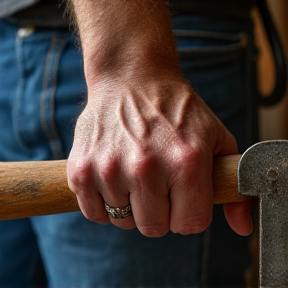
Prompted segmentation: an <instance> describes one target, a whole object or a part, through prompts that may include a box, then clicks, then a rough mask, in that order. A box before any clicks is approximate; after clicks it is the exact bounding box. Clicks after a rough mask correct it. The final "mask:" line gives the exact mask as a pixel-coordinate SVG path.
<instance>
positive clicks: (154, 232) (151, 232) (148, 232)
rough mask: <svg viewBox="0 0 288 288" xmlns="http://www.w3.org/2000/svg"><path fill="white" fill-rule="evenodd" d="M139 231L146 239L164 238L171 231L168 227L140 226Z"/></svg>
mask: <svg viewBox="0 0 288 288" xmlns="http://www.w3.org/2000/svg"><path fill="white" fill-rule="evenodd" d="M138 229H139V231H140V232H141V233H142V234H143V235H144V236H146V237H162V236H164V235H166V234H167V233H168V231H169V228H168V227H167V228H166V227H163V226H144V227H143V226H141V227H139V226H138Z"/></svg>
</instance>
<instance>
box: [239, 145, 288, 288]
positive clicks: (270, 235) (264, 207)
mask: <svg viewBox="0 0 288 288" xmlns="http://www.w3.org/2000/svg"><path fill="white" fill-rule="evenodd" d="M238 190H239V193H240V194H241V195H243V196H257V197H259V200H260V203H259V213H260V215H259V221H260V223H259V233H260V235H259V238H260V251H259V254H260V259H259V268H260V271H259V284H260V287H265V288H268V287H269V288H272V287H277V288H280V287H288V141H286V140H277V141H264V142H260V143H258V144H256V145H254V146H252V147H251V148H249V149H248V150H247V151H246V152H245V153H244V154H243V155H242V157H241V159H240V161H239V165H238Z"/></svg>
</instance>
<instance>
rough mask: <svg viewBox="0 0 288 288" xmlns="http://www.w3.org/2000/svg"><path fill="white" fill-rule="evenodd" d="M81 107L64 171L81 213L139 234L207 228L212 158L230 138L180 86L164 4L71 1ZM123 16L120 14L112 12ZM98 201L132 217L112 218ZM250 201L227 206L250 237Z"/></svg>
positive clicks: (228, 150) (231, 146)
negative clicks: (84, 97) (82, 83)
mask: <svg viewBox="0 0 288 288" xmlns="http://www.w3.org/2000/svg"><path fill="white" fill-rule="evenodd" d="M73 3H74V10H75V11H76V18H77V22H78V26H79V32H80V37H81V44H82V51H83V55H84V71H85V77H86V82H87V87H88V102H87V106H86V107H85V109H84V111H83V113H82V114H81V115H80V117H79V119H78V121H77V125H76V129H75V139H74V144H73V148H72V150H71V154H70V156H69V159H68V166H67V173H68V184H69V187H70V189H71V190H72V191H73V192H74V193H75V194H76V196H77V199H78V203H79V206H80V208H81V210H82V212H83V214H84V215H85V216H86V217H87V218H88V219H90V220H92V221H96V222H99V223H109V222H110V221H111V222H112V223H113V224H114V225H116V226H119V227H121V228H124V229H132V228H135V227H137V228H138V229H139V230H140V231H141V232H142V233H143V234H144V235H146V236H162V235H164V234H166V233H167V232H168V230H169V229H170V230H172V231H173V232H175V233H180V234H190V233H199V232H201V231H203V230H204V229H205V228H207V226H208V225H209V224H210V222H211V219H212V209H213V187H212V167H213V157H214V156H217V155H227V154H236V153H237V152H238V150H237V145H236V142H235V139H234V137H233V136H232V135H231V134H230V133H229V132H228V131H227V130H226V128H225V127H224V126H223V125H222V123H221V122H220V121H219V119H217V118H216V116H215V115H214V114H213V113H212V112H211V111H210V109H209V108H208V107H207V105H206V104H205V103H204V102H203V101H202V100H201V98H200V97H199V96H198V95H196V93H195V92H194V91H193V90H192V88H191V87H190V85H189V84H188V83H187V81H186V80H185V79H183V77H182V75H181V71H180V67H179V63H178V58H177V52H176V48H175V43H174V37H173V34H172V30H171V26H170V25H169V19H170V16H169V11H168V9H167V2H166V1H164V0H157V1H155V0H153V1H152V0H147V1H142V0H134V1H100V0H94V1H84V2H82V1H81V0H74V1H73ZM119 11H121V13H119ZM104 202H105V203H107V204H108V205H109V206H111V207H119V208H124V207H126V206H127V205H128V204H129V203H131V207H132V212H133V216H129V217H126V218H124V219H114V218H111V217H110V218H109V217H108V215H107V212H106V210H105V208H104ZM249 207H250V205H249V203H240V204H239V203H237V204H230V205H225V208H224V209H225V215H226V218H227V220H228V223H229V224H230V226H231V227H232V229H234V230H235V231H236V232H237V233H239V234H241V235H247V234H249V233H250V231H251V229H252V226H251V222H250V216H249V212H250V208H249Z"/></svg>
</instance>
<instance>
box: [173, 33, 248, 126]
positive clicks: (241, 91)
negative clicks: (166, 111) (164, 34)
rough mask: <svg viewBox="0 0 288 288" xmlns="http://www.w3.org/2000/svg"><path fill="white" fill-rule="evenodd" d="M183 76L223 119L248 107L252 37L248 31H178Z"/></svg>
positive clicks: (176, 35)
mask: <svg viewBox="0 0 288 288" xmlns="http://www.w3.org/2000/svg"><path fill="white" fill-rule="evenodd" d="M174 33H175V37H176V41H177V44H178V53H179V60H180V65H181V68H182V72H183V75H184V76H185V77H186V78H187V79H188V80H189V81H190V83H191V85H192V86H193V88H194V89H195V91H196V92H197V93H198V94H199V95H200V96H201V97H202V98H203V99H204V101H205V102H206V103H207V104H208V106H209V107H210V108H211V109H212V110H213V111H214V112H215V113H216V115H217V116H218V117H219V118H220V119H221V120H222V121H223V122H227V121H229V119H230V118H231V117H233V115H235V113H239V112H241V110H242V112H243V111H244V110H245V105H246V104H247V103H246V100H247V97H246V96H247V93H248V91H247V90H249V89H250V88H249V87H247V84H248V83H247V73H250V67H251V65H252V63H251V62H252V61H253V59H252V57H250V52H249V51H250V46H251V45H250V42H251V41H250V38H249V35H247V34H228V33H221V32H209V31H193V30H175V31H174Z"/></svg>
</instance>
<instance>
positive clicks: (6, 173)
mask: <svg viewBox="0 0 288 288" xmlns="http://www.w3.org/2000/svg"><path fill="white" fill-rule="evenodd" d="M239 158H240V155H234V156H225V157H219V158H216V159H215V161H214V171H213V183H214V203H215V204H220V203H229V202H239V201H245V200H246V199H247V198H245V197H243V196H240V195H239V194H238V191H237V165H238V162H239ZM66 163H67V161H66V160H61V161H37V162H0V220H5V219H15V218H23V217H31V216H39V215H48V214H57V213H63V212H71V211H79V206H78V204H77V200H76V196H75V194H74V193H72V192H71V191H70V190H69V188H68V185H67V177H66ZM207 181H208V179H207Z"/></svg>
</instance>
